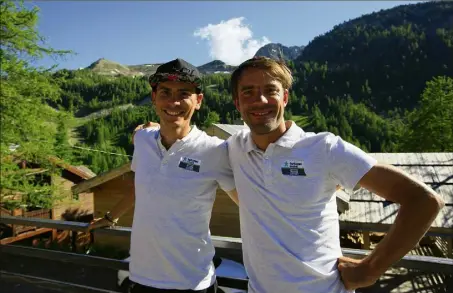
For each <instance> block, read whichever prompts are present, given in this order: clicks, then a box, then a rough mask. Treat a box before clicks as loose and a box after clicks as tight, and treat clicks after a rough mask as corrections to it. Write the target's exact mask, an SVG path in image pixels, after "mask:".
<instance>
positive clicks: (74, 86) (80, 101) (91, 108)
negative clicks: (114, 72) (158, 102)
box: [51, 69, 150, 117]
mask: <svg viewBox="0 0 453 293" xmlns="http://www.w3.org/2000/svg"><path fill="white" fill-rule="evenodd" d="M53 77H54V78H55V79H57V80H58V81H59V86H60V88H61V90H62V94H61V101H60V102H58V103H52V104H51V105H52V106H53V107H58V108H60V109H64V110H67V111H70V112H71V113H74V114H75V115H76V116H79V117H82V116H85V115H88V114H90V113H93V112H95V111H99V110H102V109H108V108H113V107H115V106H118V105H124V104H129V103H138V102H140V101H141V100H143V99H144V98H145V97H149V95H150V87H149V85H148V82H147V80H146V78H138V77H137V78H134V77H130V76H121V77H110V76H103V75H99V74H96V73H94V72H92V71H90V70H86V69H85V70H75V71H69V70H66V69H63V70H59V71H57V72H55V73H54V74H53Z"/></svg>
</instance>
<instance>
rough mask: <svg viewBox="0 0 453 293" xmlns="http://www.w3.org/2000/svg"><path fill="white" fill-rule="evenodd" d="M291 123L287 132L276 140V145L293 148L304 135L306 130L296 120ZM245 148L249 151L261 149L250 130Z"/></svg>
mask: <svg viewBox="0 0 453 293" xmlns="http://www.w3.org/2000/svg"><path fill="white" fill-rule="evenodd" d="M290 122H291V125H290V127H289V128H288V129H287V130H286V132H285V133H284V134H283V135H282V136H281V137H280V138H279V139H278V140H277V141H276V142H274V144H275V145H278V146H281V147H284V148H288V149H290V148H292V147H293V146H294V145H295V144H296V143H297V142H298V141H299V140H300V139H301V137H302V136H303V135H304V133H305V132H304V131H303V130H302V128H300V127H299V126H297V125H296V123H294V121H290ZM245 150H246V152H247V153H249V152H251V151H261V150H260V149H259V148H258V147H257V146H256V144H255V143H254V142H253V139H252V134H251V132H250V131H249V133H248V135H247V141H246V142H245Z"/></svg>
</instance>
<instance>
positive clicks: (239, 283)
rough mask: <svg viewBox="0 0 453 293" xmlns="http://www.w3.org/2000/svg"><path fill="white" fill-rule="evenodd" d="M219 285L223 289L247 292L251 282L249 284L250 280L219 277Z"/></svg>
mask: <svg viewBox="0 0 453 293" xmlns="http://www.w3.org/2000/svg"><path fill="white" fill-rule="evenodd" d="M217 283H218V284H219V286H222V287H227V288H231V289H241V290H247V289H248V283H249V282H248V280H244V279H236V278H227V277H221V276H217Z"/></svg>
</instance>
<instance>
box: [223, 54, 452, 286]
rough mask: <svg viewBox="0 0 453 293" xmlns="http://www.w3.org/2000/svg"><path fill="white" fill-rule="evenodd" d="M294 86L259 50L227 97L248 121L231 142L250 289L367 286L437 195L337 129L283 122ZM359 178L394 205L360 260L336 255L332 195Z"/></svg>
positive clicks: (426, 218)
mask: <svg viewBox="0 0 453 293" xmlns="http://www.w3.org/2000/svg"><path fill="white" fill-rule="evenodd" d="M291 83H292V77H291V72H290V70H289V69H288V68H287V67H286V65H285V64H284V63H280V62H277V61H274V60H272V59H269V58H264V57H259V58H253V59H250V60H248V61H246V62H244V63H242V64H241V65H240V66H239V67H238V68H237V69H236V70H235V71H234V72H233V74H232V79H231V86H232V92H233V99H234V102H235V104H236V107H237V108H238V110H239V111H240V113H241V116H242V118H243V120H244V121H245V123H246V124H247V125H248V126H249V127H250V130H244V131H241V132H239V133H236V134H235V135H233V136H232V137H230V138H229V139H228V147H229V158H230V164H231V167H232V168H233V174H234V178H235V182H236V188H237V191H238V194H239V201H240V203H241V204H240V206H239V210H240V219H241V221H240V225H241V236H242V243H243V254H244V264H245V266H246V269H247V273H248V276H249V292H253V293H276V292H288V293H296V292H297V293H302V292H303V293H344V292H351V291H348V290H354V289H356V288H360V287H365V286H369V285H372V284H373V283H374V282H375V281H376V280H377V279H378V278H379V276H380V275H381V274H383V273H384V272H385V271H386V270H387V268H388V267H389V266H391V264H393V263H394V262H396V261H397V260H399V259H400V258H402V257H403V256H404V255H405V254H406V253H407V252H408V251H409V250H410V249H411V248H412V247H414V246H415V245H416V244H417V242H418V240H419V239H420V238H421V237H422V236H423V234H424V233H425V232H426V231H427V229H428V228H429V227H430V225H431V223H432V221H433V220H434V219H435V217H436V215H437V213H438V212H439V210H440V209H441V208H442V206H443V201H442V199H441V198H440V197H439V196H438V195H437V194H436V193H435V192H434V191H433V190H432V189H430V188H429V187H427V186H426V185H424V184H423V183H421V182H418V181H416V180H414V179H413V178H411V177H409V176H408V175H406V174H403V173H402V172H401V171H399V170H398V169H396V168H394V167H392V166H386V165H382V164H380V163H378V162H376V160H375V159H373V158H372V157H371V156H369V155H368V154H366V153H365V152H363V151H362V150H360V149H359V148H357V147H355V146H354V145H352V144H350V143H348V142H346V141H344V140H342V139H341V138H340V137H339V136H335V135H333V134H331V133H327V132H322V133H307V132H305V131H304V130H302V129H301V128H300V127H298V126H297V125H296V124H295V123H294V122H292V121H285V120H284V118H283V113H284V110H285V106H286V104H287V102H288V90H289V88H290V87H291ZM357 184H359V185H361V186H362V187H364V188H367V189H368V190H370V191H372V192H374V193H376V194H378V195H380V196H382V197H384V198H386V199H388V200H390V201H392V202H395V203H399V204H401V208H400V211H399V214H398V216H397V218H396V221H395V224H394V225H393V226H392V228H391V229H390V231H389V233H388V234H387V235H386V237H385V238H384V239H383V240H382V241H381V243H380V244H379V245H378V246H377V247H376V248H375V249H374V251H373V252H372V253H371V254H370V255H369V256H367V257H365V258H364V259H363V260H353V259H349V258H345V257H342V253H341V247H340V237H339V221H338V213H337V208H336V200H335V190H336V186H337V185H342V186H343V187H345V188H346V189H349V190H351V189H353V188H354V186H356V185H357Z"/></svg>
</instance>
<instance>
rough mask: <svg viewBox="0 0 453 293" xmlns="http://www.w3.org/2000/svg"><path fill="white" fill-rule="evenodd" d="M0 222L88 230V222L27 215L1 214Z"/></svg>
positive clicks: (80, 230)
mask: <svg viewBox="0 0 453 293" xmlns="http://www.w3.org/2000/svg"><path fill="white" fill-rule="evenodd" d="M0 223H3V224H11V225H23V226H35V227H40V228H51V229H57V230H72V231H79V232H86V230H87V228H88V225H89V224H88V223H81V222H72V221H59V220H52V219H39V218H27V217H14V216H1V217H0Z"/></svg>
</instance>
